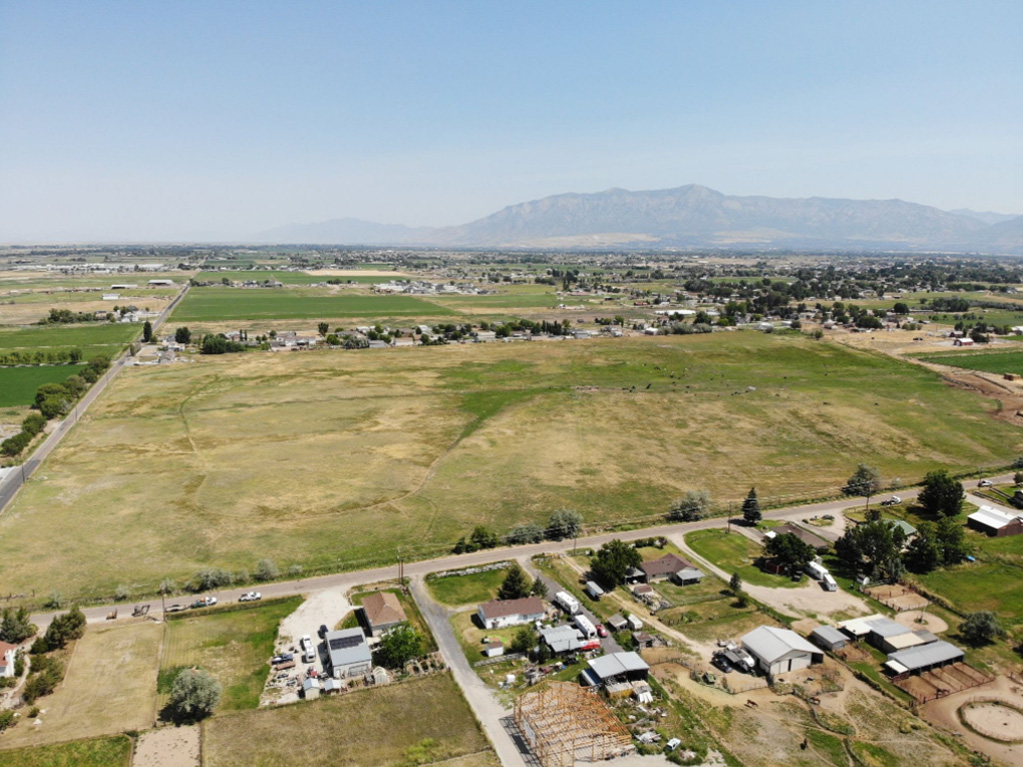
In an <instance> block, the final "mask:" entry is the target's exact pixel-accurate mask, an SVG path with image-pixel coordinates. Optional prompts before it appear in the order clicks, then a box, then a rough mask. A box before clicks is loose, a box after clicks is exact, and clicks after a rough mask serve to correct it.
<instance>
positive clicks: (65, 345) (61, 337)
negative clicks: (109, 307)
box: [0, 322, 142, 352]
mask: <svg viewBox="0 0 1023 767" xmlns="http://www.w3.org/2000/svg"><path fill="white" fill-rule="evenodd" d="M141 333H142V325H141V324H136V323H128V322H95V323H91V324H85V325H36V326H33V327H22V328H16V329H0V352H6V351H11V350H14V349H22V350H23V349H33V350H35V349H43V350H44V351H45V350H49V349H74V348H78V349H81V350H82V351H84V352H87V351H88V350H89V349H90V348H91V347H104V349H102V350H104V351H105V350H106V349H105V347H113V348H116V349H120V348H123V347H124V346H127V345H128V343H129V342H130V341H132V340H133V339H134V338H135V336H138V335H140V334H141Z"/></svg>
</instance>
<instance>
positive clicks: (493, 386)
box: [0, 291, 1021, 596]
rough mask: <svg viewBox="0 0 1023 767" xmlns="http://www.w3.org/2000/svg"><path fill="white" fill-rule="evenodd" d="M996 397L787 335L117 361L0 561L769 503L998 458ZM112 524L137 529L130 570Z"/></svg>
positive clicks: (179, 554) (609, 518)
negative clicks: (869, 468)
mask: <svg viewBox="0 0 1023 767" xmlns="http://www.w3.org/2000/svg"><path fill="white" fill-rule="evenodd" d="M237 292H241V291H237ZM339 300H341V299H339ZM879 380H883V381H885V385H884V386H883V387H877V388H876V389H874V390H872V391H870V392H869V394H866V396H865V394H864V392H865V382H868V381H879ZM992 409H993V406H992V403H989V402H988V401H986V400H984V399H982V398H979V397H976V396H975V395H973V394H970V393H968V392H963V391H959V390H955V389H951V388H949V387H947V386H946V385H944V384H943V383H942V381H941V379H940V378H939V377H938V376H937V375H935V374H934V373H932V372H931V371H929V370H926V369H924V368H921V367H919V366H916V365H910V364H907V363H903V362H899V361H896V360H892V359H890V358H886V357H883V356H881V355H876V354H872V353H869V352H863V351H858V350H855V349H850V348H848V347H844V346H840V345H837V344H830V343H816V342H814V341H813V340H811V339H809V338H807V337H803V336H798V335H785V336H782V335H773V336H771V335H763V334H754V333H734V334H714V335H706V336H672V337H658V338H649V339H646V338H643V339H634V340H628V341H625V340H621V341H616V340H612V339H608V340H596V339H594V340H590V341H585V342H564V343H559V344H552V343H530V344H485V345H451V346H444V347H431V348H424V347H415V348H408V349H389V350H380V351H367V352H363V353H359V352H348V353H346V352H315V353H306V354H295V355H244V356H241V357H234V358H230V359H229V358H219V359H203V360H202V361H201V362H197V363H194V364H191V365H181V366H161V367H149V368H131V369H128V370H126V371H125V372H124V373H123V374H122V375H121V376H120V377H119V378H118V379H117V380H116V381H115V382H114V384H113V385H112V386H111V387H110V389H108V390H107V391H106V392H105V393H104V396H103V397H102V398H101V399H100V400H99V401H98V402H97V403H96V404H95V405H94V406H93V408H92V409H90V412H89V414H88V415H87V417H86V418H85V419H83V421H82V423H81V425H80V426H79V427H78V428H76V429H75V430H74V432H72V433H71V434H70V435H69V437H68V438H67V440H66V441H65V442H64V444H63V445H62V446H61V448H60V449H59V450H58V451H56V452H55V453H54V454H53V455H52V456H51V457H50V458H49V459H48V462H47V463H46V464H44V466H43V467H42V469H41V471H40V473H39V474H38V475H37V476H36V477H35V478H33V480H32V481H31V482H29V484H28V486H27V487H26V488H25V489H24V490H23V491H22V492H21V493H20V494H19V496H18V498H17V499H16V500H15V501H14V503H13V505H12V506H11V507H10V508H9V510H8V512H7V513H5V515H4V516H3V517H0V563H2V564H0V579H2V580H3V582H4V583H5V584H9V586H8V587H9V588H11V589H13V590H21V589H24V590H30V589H36V590H39V591H45V590H48V589H50V588H59V589H61V590H63V591H65V593H76V592H82V591H85V592H88V593H92V594H95V595H96V596H102V595H105V594H112V593H113V591H114V589H115V588H116V586H118V585H119V584H122V583H126V582H128V583H127V585H129V586H132V587H138V588H140V589H154V588H155V586H156V584H158V583H159V581H160V580H161V579H162V578H164V577H168V576H169V577H173V578H176V579H184V578H187V577H190V576H191V575H192V574H194V573H195V572H196V571H197V570H199V569H201V568H202V567H206V566H211V565H212V566H221V567H225V568H227V569H230V570H234V571H237V570H241V569H249V570H251V568H252V567H254V566H255V563H256V562H257V561H258V560H259V559H260V558H262V557H266V556H272V557H273V558H274V559H276V560H277V561H278V563H279V564H281V565H282V567H287V566H290V565H292V564H300V565H302V566H303V567H304V568H305V571H306V572H310V573H311V572H318V571H319V572H322V571H328V570H337V569H354V568H357V567H360V566H364V565H367V564H370V563H376V562H379V561H380V560H381V557H382V556H384V555H382V554H381V552H382V551H384V550H385V549H386V551H387V552H388V554H387V556H390V553H391V552H393V551H394V547H395V546H401V547H402V551H403V552H406V553H407V555H409V556H420V557H422V556H427V555H431V554H433V555H436V554H439V553H442V552H444V551H446V550H448V549H449V547H450V546H451V545H452V544H453V543H454V541H455V540H456V539H457V538H458V537H460V536H462V535H465V534H466V533H467V532H469V531H470V530H471V529H472V527H473V526H474V525H476V524H485V525H489V526H491V527H492V528H494V529H495V530H497V531H499V532H503V531H505V530H507V529H508V528H510V527H511V526H513V525H514V524H517V523H522V522H537V523H539V524H541V525H543V524H545V523H546V520H547V518H548V517H549V515H550V513H551V510H552V509H556V508H566V507H567V508H575V509H578V510H579V511H580V512H581V513H582V515H583V517H584V521H585V523H586V524H587V525H589V526H593V525H598V524H614V523H621V522H625V521H633V522H640V523H642V522H647V523H650V522H655V521H659V520H661V519H663V514H664V513H665V512H666V511H667V509H668V507H669V505H670V503H671V501H672V500H673V499H674V498H676V497H678V496H679V495H680V494H681V493H682V492H683V491H685V490H687V489H707V490H708V491H710V493H711V495H712V498H713V500H714V501H715V503H716V504H717V505H718V506H719V507H720V506H722V505H724V504H726V503H728V502H733V503H735V502H738V501H740V500H741V496H742V492H744V491H745V489H746V488H748V487H750V486H751V485H754V484H755V485H756V487H757V490H758V492H759V493H760V497H761V501H762V502H763V503H765V504H766V503H780V502H783V501H785V500H792V499H795V498H800V497H807V496H813V497H819V496H821V495H831V494H835V493H837V488H838V487H839V486H840V485H841V484H842V483H844V481H845V480H846V478H847V477H848V476H849V473H850V471H851V470H852V468H854V467H855V465H856V463H857V462H859V461H865V462H869V463H874V464H876V465H878V466H879V467H880V468H881V470H882V473H883V474H884V476H885V477H886V478H893V477H902V478H903V479H911V478H919V477H920V476H922V475H923V474H924V473H925V472H926V471H928V470H930V469H933V468H936V467H943V466H948V467H950V468H953V469H956V468H967V467H969V468H974V467H976V466H978V465H1004V464H1005V463H1007V462H1008V461H1009V460H1010V459H1011V458H1012V457H1013V456H1015V455H1017V454H1019V452H1020V451H1021V439H1020V435H1019V432H1018V431H1017V430H1015V429H1014V428H1013V427H1011V426H1010V425H1008V424H1004V423H1002V422H1000V421H998V420H996V419H994V418H992V417H991V411H992ZM611 457H613V459H611ZM154 466H158V467H159V471H158V472H154V471H153V468H154ZM736 488H741V489H742V492H739V491H737V490H736ZM385 543H386V545H384V544H385ZM111 547H124V548H130V549H131V550H132V551H133V552H134V554H135V556H133V558H132V560H131V563H130V567H131V569H130V571H128V572H125V570H124V564H123V563H122V562H119V561H114V560H113V558H111V557H108V556H105V554H104V552H107V551H109V550H110V548H111ZM61 552H68V553H67V554H62V553H61ZM71 552H73V554H72V553H71Z"/></svg>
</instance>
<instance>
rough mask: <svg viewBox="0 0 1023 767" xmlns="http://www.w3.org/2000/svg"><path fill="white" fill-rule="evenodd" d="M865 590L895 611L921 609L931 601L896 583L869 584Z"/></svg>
mask: <svg viewBox="0 0 1023 767" xmlns="http://www.w3.org/2000/svg"><path fill="white" fill-rule="evenodd" d="M865 591H866V593H867V594H869V595H870V596H872V597H873V598H874V599H876V600H877V601H878V602H880V603H881V604H883V605H885V606H887V607H890V608H892V609H893V610H895V611H896V612H903V611H905V610H923V609H924V608H925V607H927V605H929V604H930V603H931V602H930V600H929V599H927V598H926V597H924V596H921V595H920V594H917V593H916V592H915V591H913V590H912V589H910V588H906V587H905V586H901V585H899V584H897V583H896V584H893V585H885V586H871V587H870V588H868V589H865Z"/></svg>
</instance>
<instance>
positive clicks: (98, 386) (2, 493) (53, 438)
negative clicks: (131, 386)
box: [0, 283, 188, 514]
mask: <svg viewBox="0 0 1023 767" xmlns="http://www.w3.org/2000/svg"><path fill="white" fill-rule="evenodd" d="M187 292H188V283H185V286H184V288H182V290H181V292H180V293H178V295H177V296H175V298H174V300H173V301H171V302H170V303H169V304H168V305H167V306H166V307H165V308H164V310H163V311H162V312H160V314H159V316H158V317H157V318H156V320H155V321H154V322H153V331H154V332H156V331H157V330H158V329H159V328H160V326H161V325H163V323H164V321H165V320H166V319H167V317H169V316H170V313H171V312H172V311H173V310H174V307H175V306H177V305H178V302H179V301H180V300H181V299H182V298H184V296H185V294H186V293H187ZM130 360H131V357H130V356H128V354H127V353H125V352H122V354H121V356H119V357H118V358H117V359H115V360H114V361H113V364H112V365H111V366H110V368H109V369H108V370H107V372H106V373H104V374H103V376H102V377H101V378H100V379H99V380H98V381H96V383H94V384H93V385H92V386H91V387H90V388H89V391H87V392H86V393H85V396H84V397H82V398H81V399H80V400H79V401H78V402H77V403H76V404H75V407H74V409H73V410H72V411H71V413H69V414H68V416H67V417H66V418H65V419H64V420H63V421H60V422H59V423H58V424H57V426H56V428H55V429H54V430H53V431H52V432H51V433H50V435H49V436H48V437H47V438H46V439H45V440H44V441H43V444H41V445H40V446H39V447H38V448H37V449H36V451H35V452H34V453H33V454H32V456H31V457H30V458H29V459H28V460H26V461H25V462H24V463H23V464H22V465H21V466H20V467H19V470H18V471H13V472H11V473H10V474H8V475H7V476H6V477H4V479H3V480H2V481H0V514H2V513H3V512H4V509H6V508H7V504H9V503H10V502H11V501H12V500H13V499H14V496H15V495H17V493H18V490H20V489H21V487H22V485H24V484H25V483H26V482H27V481H28V480H29V479H31V477H32V475H33V474H34V473H35V472H36V470H37V469H38V468H39V467H40V466H41V465H42V463H43V461H45V460H46V458H47V457H48V456H49V455H50V453H52V452H53V451H54V449H55V448H56V447H57V445H59V444H60V443H61V440H63V439H64V437H65V436H67V434H68V432H70V431H71V427H72V426H74V425H75V424H76V423H78V419H79V418H80V417H81V416H82V415H84V414H85V411H86V410H88V409H89V406H90V405H91V404H92V403H93V402H95V401H96V399H97V398H98V397H99V396H100V395H101V394H102V393H103V392H104V391H105V390H106V388H107V386H108V385H109V384H110V382H111V381H113V380H114V378H116V377H117V374H118V373H120V372H121V371H122V370H123V369H124V367H125V366H126V365H128V364H129V362H130Z"/></svg>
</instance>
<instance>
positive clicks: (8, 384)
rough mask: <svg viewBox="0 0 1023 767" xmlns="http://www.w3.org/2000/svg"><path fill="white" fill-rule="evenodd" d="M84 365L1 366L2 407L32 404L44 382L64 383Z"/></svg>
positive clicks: (0, 400) (0, 404)
mask: <svg viewBox="0 0 1023 767" xmlns="http://www.w3.org/2000/svg"><path fill="white" fill-rule="evenodd" d="M83 367H85V366H84V365H39V366H36V367H17V368H5V367H0V407H11V406H13V405H30V404H32V403H33V402H34V401H35V396H36V389H38V388H39V387H40V386H42V385H43V384H44V383H63V382H64V381H66V380H67V379H68V378H69V377H70V376H73V375H74V374H75V373H77V372H78V371H79V370H81V369H82V368H83Z"/></svg>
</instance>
